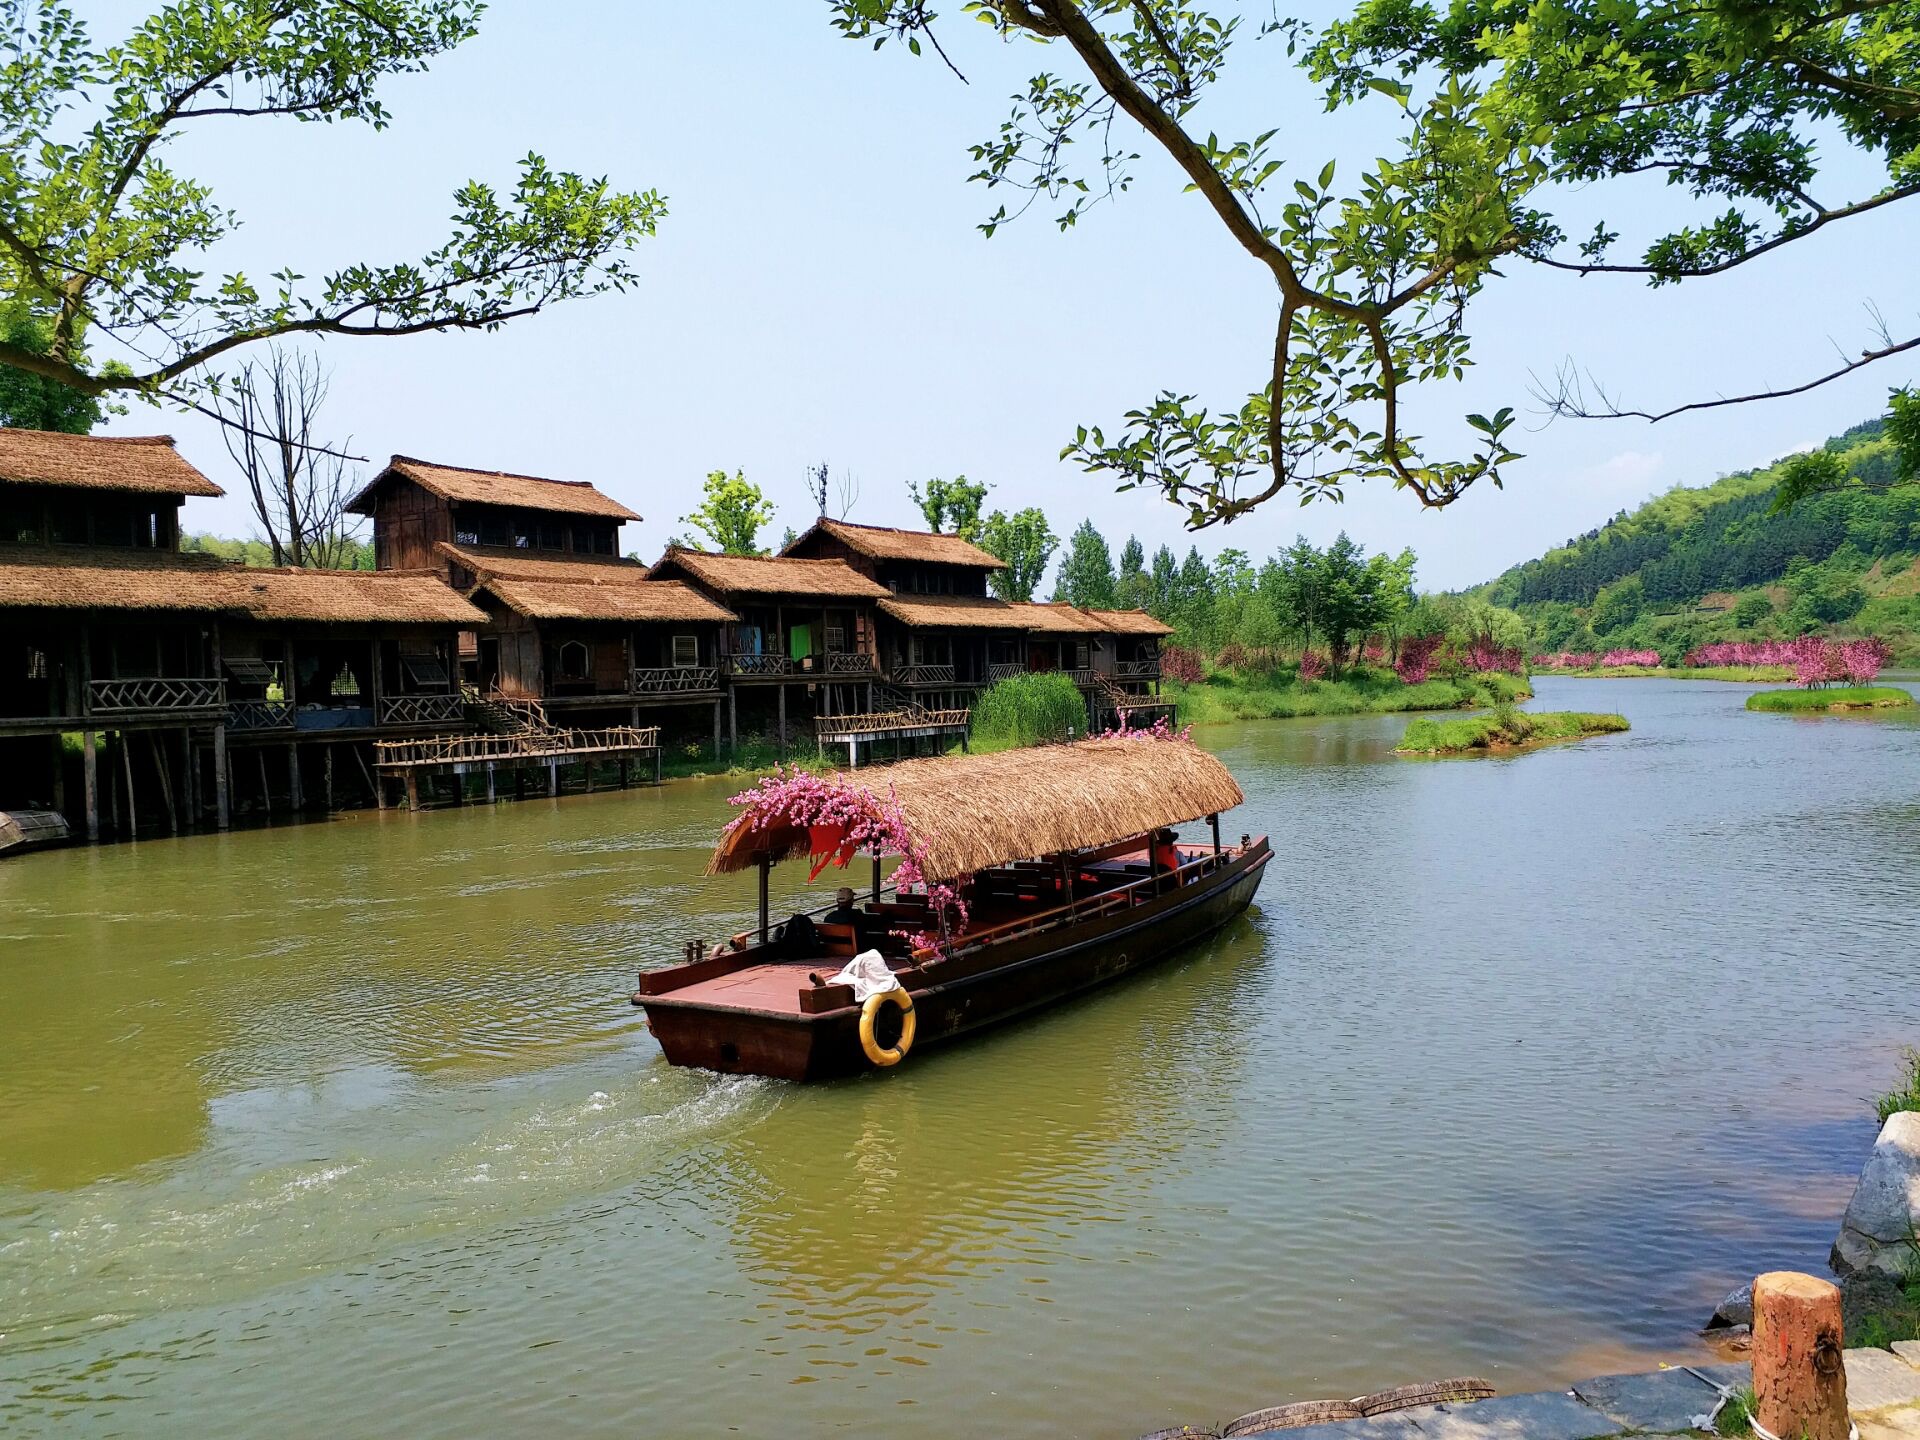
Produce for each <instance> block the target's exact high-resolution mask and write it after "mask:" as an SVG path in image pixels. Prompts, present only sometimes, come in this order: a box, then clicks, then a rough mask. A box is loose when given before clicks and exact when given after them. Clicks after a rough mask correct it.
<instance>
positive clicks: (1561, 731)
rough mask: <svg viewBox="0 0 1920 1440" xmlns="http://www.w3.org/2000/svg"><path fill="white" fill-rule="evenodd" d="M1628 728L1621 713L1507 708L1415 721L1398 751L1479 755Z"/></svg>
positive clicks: (1402, 752)
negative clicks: (1479, 753)
mask: <svg viewBox="0 0 1920 1440" xmlns="http://www.w3.org/2000/svg"><path fill="white" fill-rule="evenodd" d="M1626 728H1627V722H1626V719H1625V717H1624V716H1620V715H1592V714H1583V713H1582V712H1580V711H1577V710H1550V711H1545V712H1542V713H1539V714H1532V713H1529V712H1527V711H1524V710H1515V709H1514V708H1513V707H1512V706H1510V705H1503V706H1501V707H1500V708H1498V709H1496V710H1495V711H1493V712H1492V713H1491V714H1488V715H1463V716H1461V717H1460V718H1458V719H1455V720H1432V719H1427V718H1424V717H1423V718H1421V719H1419V720H1415V721H1414V722H1413V723H1412V724H1411V725H1409V726H1407V733H1406V734H1405V735H1402V736H1401V737H1400V743H1399V745H1398V746H1396V747H1395V749H1396V751H1397V753H1399V754H1402V755H1466V754H1471V753H1473V752H1475V751H1486V750H1510V749H1515V748H1518V747H1520V746H1523V745H1544V744H1547V743H1549V742H1551V741H1555V740H1579V739H1582V738H1584V737H1586V736H1588V735H1613V734H1618V733H1619V732H1620V731H1622V730H1625V729H1626Z"/></svg>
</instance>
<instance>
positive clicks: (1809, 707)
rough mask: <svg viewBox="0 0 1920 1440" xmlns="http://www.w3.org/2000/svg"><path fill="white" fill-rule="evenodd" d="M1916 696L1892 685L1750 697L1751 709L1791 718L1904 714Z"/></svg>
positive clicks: (1776, 692) (1777, 692) (1764, 693)
mask: <svg viewBox="0 0 1920 1440" xmlns="http://www.w3.org/2000/svg"><path fill="white" fill-rule="evenodd" d="M1912 704H1913V696H1912V695H1911V694H1909V693H1908V692H1907V691H1905V690H1901V689H1897V688H1896V687H1894V686H1892V685H1837V686H1834V687H1833V688H1831V689H1827V690H1762V691H1760V692H1759V693H1758V694H1754V695H1749V696H1748V697H1747V709H1749V710H1772V711H1778V712H1784V713H1789V714H1809V713H1813V714H1817V713H1819V712H1822V711H1827V710H1900V709H1904V708H1906V707H1907V706H1910V705H1912Z"/></svg>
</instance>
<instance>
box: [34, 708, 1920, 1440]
mask: <svg viewBox="0 0 1920 1440" xmlns="http://www.w3.org/2000/svg"><path fill="white" fill-rule="evenodd" d="M1539 690H1540V699H1539V701H1538V702H1536V703H1537V704H1538V705H1540V706H1541V707H1543V708H1574V709H1617V710H1620V711H1622V712H1624V713H1625V714H1627V715H1628V717H1629V718H1630V719H1631V720H1632V722H1633V731H1632V733H1631V734H1628V735H1622V736H1617V737H1610V738H1607V739H1603V740H1598V741H1590V742H1585V743H1582V744H1579V745H1574V746H1565V747H1559V748H1553V749H1548V750H1543V751H1540V752H1536V753H1533V754H1529V755H1523V756H1518V757H1514V758H1503V759H1493V760H1469V761H1410V760H1399V759H1395V758H1394V757H1392V755H1391V754H1390V753H1389V751H1390V748H1391V746H1392V744H1393V742H1394V739H1395V738H1396V737H1397V736H1398V734H1399V732H1400V730H1401V728H1402V727H1403V725H1404V723H1405V722H1404V719H1403V718H1402V717H1390V716H1389V717H1355V718H1350V719H1330V720H1301V721H1278V722H1264V723H1259V724H1251V725H1247V726H1244V727H1219V728H1215V729H1212V730H1209V731H1203V732H1201V739H1202V740H1203V742H1204V743H1206V744H1207V745H1209V746H1210V747H1211V748H1214V749H1216V750H1217V751H1219V753H1221V754H1222V755H1223V756H1224V757H1225V758H1226V760H1227V761H1228V763H1229V764H1230V765H1231V766H1232V768H1233V769H1234V770H1235V772H1236V774H1238V775H1239V776H1240V778H1241V780H1242V783H1243V785H1244V786H1245V788H1246V791H1247V794H1248V804H1247V806H1246V807H1245V808H1244V809H1243V810H1241V811H1239V812H1237V813H1236V814H1235V815H1233V816H1231V817H1229V819H1228V821H1227V826H1228V828H1229V830H1230V831H1231V832H1232V833H1235V834H1237V833H1239V832H1240V831H1242V830H1251V831H1266V832H1268V833H1269V834H1270V835H1271V836H1272V839H1273V844H1274V849H1275V851H1276V861H1275V863H1274V864H1273V865H1272V866H1271V868H1270V869H1269V872H1268V875H1267V879H1266V882H1265V884H1264V886H1263V888H1262V891H1261V893H1260V895H1259V897H1258V899H1257V900H1256V902H1255V906H1254V909H1253V911H1252V912H1251V913H1249V914H1248V916H1247V917H1246V918H1245V919H1244V920H1243V921H1241V922H1238V923H1236V924H1234V925H1233V926H1232V927H1230V928H1229V929H1228V930H1227V931H1225V932H1224V933H1222V934H1221V935H1219V936H1218V937H1216V938H1215V939H1214V940H1212V941H1211V942H1209V943H1207V944H1204V945H1202V946H1200V947H1198V948H1196V949H1194V950H1193V951H1191V952H1190V953H1189V954H1187V955H1185V956H1183V957H1181V958H1179V959H1177V960H1175V961H1173V962H1171V963H1169V964H1167V965H1165V966H1164V967H1162V968H1160V969H1158V970H1156V971H1154V972H1152V973H1150V974H1148V975H1146V976H1143V977H1139V978H1137V979H1135V980H1132V981H1129V982H1126V983H1124V984H1122V985H1119V986H1117V987H1114V988H1111V989H1109V990H1107V991H1105V992H1102V993H1101V994H1099V995H1097V996H1094V997H1091V998H1089V999H1086V1000H1084V1001H1081V1002H1078V1003H1074V1004H1071V1005H1068V1006H1066V1007H1063V1008H1059V1009H1056V1010H1054V1011H1051V1012H1049V1013H1047V1014H1044V1015H1042V1016H1039V1017H1035V1018H1032V1019H1029V1020H1026V1021H1023V1022H1020V1023H1018V1024H1015V1025H1012V1026H1009V1027H1006V1028H1004V1029H1002V1030H1000V1031H997V1032H995V1033H993V1034H990V1035H988V1036H985V1037H982V1038H980V1039H978V1040H976V1041H974V1042H971V1043H968V1044H964V1045H961V1046H957V1047H953V1048H950V1049H947V1050H944V1051H940V1052H935V1053H931V1054H927V1055H924V1056H918V1057H914V1058H913V1059H911V1060H910V1061H909V1062H908V1063H907V1064H905V1065H904V1066H902V1067H901V1069H900V1070H899V1071H897V1072H894V1073H890V1074H886V1075H876V1076H872V1077H869V1078H867V1079H863V1080H856V1081H850V1082H846V1083H842V1084H837V1085H832V1086H825V1087H815V1088H797V1087H789V1086H784V1085H780V1084H777V1083H772V1082H765V1081H758V1080H742V1079H721V1078H716V1077H713V1076H709V1075H705V1074H701V1073H696V1072H688V1071H681V1070H675V1069H672V1068H670V1067H669V1066H667V1065H666V1064H665V1063H664V1061H662V1059H661V1058H660V1055H659V1052H658V1050H657V1048H656V1047H655V1045H654V1044H653V1042H652V1040H651V1039H650V1038H649V1037H648V1035H647V1033H646V1031H645V1028H644V1027H643V1025H642V1024H641V1023H640V1018H639V1015H638V1012H636V1011H634V1010H633V1009H631V1008H630V1007H629V1006H628V1005H627V1003H626V1001H625V996H626V993H627V992H628V991H629V990H630V989H631V988H632V973H633V971H634V970H635V969H636V968H638V967H641V966H647V965H654V964H661V963H666V962H668V961H671V960H672V959H674V958H675V957H676V955H677V953H678V951H679V947H680V944H681V941H682V940H683V939H684V938H685V937H687V936H689V935H694V934H708V935H710V934H714V933H717V932H720V931H723V930H731V929H735V928H738V927H740V926H741V925H743V924H745V923H747V921H748V919H749V916H750V912H751V909H752V904H753V899H752V890H751V887H752V883H753V882H752V877H750V876H741V877H731V878H730V879H728V880H725V881H718V882H715V881H708V880H705V879H703V878H702V877H701V874H700V871H701V867H702V865H703V863H704V860H705V857H706V853H707V846H708V845H709V844H710V843H711V841H712V838H713V836H714V834H715V832H716V830H717V829H718V827H719V825H720V823H721V822H722V821H723V819H724V818H725V816H726V814H727V813H728V812H727V807H726V803H725V799H726V796H727V794H728V793H730V792H731V791H732V790H734V789H737V788H739V787H738V785H737V783H726V782H688V783H680V784H674V785H669V786H667V787H664V788H661V789H657V790H655V789H649V790H640V791H634V792H629V793H625V794H602V795H597V796H591V797H575V798H567V799H562V800H559V801H546V800H541V801H530V802H526V803H521V804H503V805H501V806H498V807H496V808H493V809H469V810H464V811H458V812H454V811H443V812H438V813H428V814H421V815H413V816H410V815H407V814H404V813H389V814H385V815H380V814H376V813H359V814H353V815H347V816H342V817H340V818H338V819H336V820H334V821H331V822H328V823H316V824H304V825H292V826H285V827H281V828H277V829H274V830H270V831H255V832H251V833H235V834H231V835H225V836H214V835H208V836H199V837H190V838H185V839H181V840H177V841H149V842H145V843H142V844H139V845H119V846H111V847H104V848H100V849H94V850H87V849H72V850H66V851H59V852H47V853H42V854H37V855H29V856H24V857H21V858H18V859H15V860H10V861H7V862H5V863H4V864H0V1426H4V1427H5V1428H6V1430H7V1432H8V1434H9V1435H39V1434H56V1433H57V1434H61V1435H81V1436H86V1435H109V1434H133V1435H141V1436H176V1435H177V1436H192V1437H194V1440H214V1437H224V1436H257V1435H261V1434H272V1435H275V1436H307V1435H315V1436H318V1435H326V1436H340V1435H373V1434H394V1435H400V1434H404V1435H406V1436H408V1437H420V1440H424V1437H437V1436H461V1437H467V1436H472V1435H475V1434H490V1433H522V1432H528V1431H532V1430H534V1429H535V1428H536V1427H537V1429H538V1430H539V1432H540V1433H542V1434H543V1435H544V1436H548V1437H554V1436H563V1435H582V1436H586V1435H594V1436H599V1435H615V1434H654V1433H661V1434H674V1435H696V1436H704V1435H709V1434H712V1435H719V1434H725V1433H730V1432H737V1433H741V1434H747V1435H774V1434H779V1435H810V1434H827V1433H846V1434H856V1435H859V1434H878V1433H881V1432H882V1431H883V1430H887V1429H894V1428H897V1427H905V1429H906V1432H907V1433H911V1434H914V1435H922V1436H929V1437H949V1436H951V1437H959V1436H963V1435H966V1436H972V1435H982V1434H994V1435H1027V1434H1033V1435H1042V1434H1049V1435H1052V1434H1058V1435H1085V1436H1092V1437H1102V1436H1113V1437H1127V1436H1131V1435H1135V1434H1138V1433H1139V1432H1141V1431H1144V1430H1148V1429H1151V1428H1153V1427H1154V1426H1156V1425H1160V1424H1167V1423H1172V1422H1175V1421H1181V1420H1188V1421H1218V1420H1220V1419H1222V1418H1225V1417H1227V1416H1231V1415H1234V1414H1237V1413H1239V1412H1241V1411H1244V1410H1248V1409H1252V1408H1254V1407H1256V1406H1259V1405H1265V1404H1275V1403H1279V1402H1281V1401H1284V1400H1291V1399H1305V1398H1313V1397H1327V1396H1345V1395H1350V1394H1354V1393H1357V1392H1360V1391H1365V1390H1370V1389H1375V1388H1379V1387H1382V1386H1386V1385H1391V1384H1396V1383H1401V1382H1407V1381H1414V1380H1421V1379H1432V1378H1437V1377H1439V1376H1442V1375H1451V1374H1458V1373H1479V1374H1484V1375H1486V1376H1487V1377H1489V1378H1490V1379H1492V1380H1493V1381H1494V1383H1495V1384H1496V1385H1498V1386H1499V1387H1500V1388H1501V1389H1502V1390H1503V1391H1507V1390H1516V1389H1523V1388H1532V1387H1536V1386H1540V1385H1543V1384H1551V1383H1557V1382H1562V1381H1566V1380H1570V1379H1574V1378H1578V1377H1579V1376H1581V1375H1586V1374H1594V1373H1600V1372H1602V1371H1605V1370H1609V1369H1615V1368H1623V1367H1625V1366H1628V1365H1630V1364H1634V1363H1638V1362H1641V1361H1645V1360H1649V1359H1651V1358H1653V1357H1660V1356H1666V1357H1680V1356H1685V1355H1689V1354H1693V1353H1697V1352H1696V1351H1695V1349H1694V1348H1693V1347H1694V1341H1693V1339H1692V1331H1693V1329H1694V1328H1695V1327H1696V1326H1697V1325H1698V1324H1699V1323H1700V1322H1701V1321H1702V1320H1703V1319H1704V1318H1705V1315H1706V1313H1707V1311H1708V1310H1709V1309H1710V1308H1711V1306H1712V1303H1713V1301H1714V1300H1715V1299H1717V1298H1718V1295H1719V1294H1720V1293H1721V1292H1722V1291H1724V1290H1725V1289H1726V1288H1728V1287H1730V1286H1731V1285H1732V1284H1734V1283H1737V1282H1738V1281H1740V1280H1742V1279H1744V1278H1747V1277H1750V1276H1751V1275H1752V1274H1753V1273H1754V1272H1755V1271H1756V1270H1761V1269H1769V1268H1774V1267H1776V1266H1793V1267H1799V1268H1818V1267H1819V1266H1820V1265H1821V1264H1822V1262H1823V1260H1824V1256H1825V1252H1826V1247H1827V1245H1828V1244H1829V1242H1830V1241H1831V1239H1832V1235H1833V1232H1834V1229H1835V1228H1836V1225H1837V1221H1838V1217H1839V1214H1840V1211H1841V1209H1842V1208H1843V1207H1844V1205H1845V1202H1846V1197H1847V1194H1848V1192H1849V1189H1850V1186H1851V1184H1852V1179H1853V1176H1854V1174H1855V1172H1856V1171H1857V1169H1858V1166H1859V1163H1860V1160H1861V1158H1862V1156H1863V1155H1864V1153H1865V1150H1866V1148H1867V1147H1868V1145H1869V1144H1870V1143H1871V1138H1872V1134H1873V1128H1874V1127H1873V1120H1872V1115H1871V1112H1870V1110H1869V1109H1868V1107H1867V1105H1866V1104H1865V1102H1864V1100H1863V1097H1865V1096H1867V1095H1869V1094H1870V1093H1872V1092H1873V1091H1874V1090H1876V1089H1877V1088H1880V1087H1881V1086H1882V1085H1883V1084H1884V1082H1886V1081H1887V1080H1888V1079H1890V1078H1891V1074H1892V1063H1893V1059H1894V1056H1895V1054H1896V1052H1897V1051H1898V1049H1899V1047H1900V1046H1902V1045H1903V1044H1913V1043H1920V983H1916V973H1917V971H1916V962H1917V961H1920V724H1916V723H1915V722H1914V721H1913V720H1912V719H1905V718H1894V719H1889V718H1884V717H1883V718H1874V719H1819V720H1804V719H1796V718H1792V717H1783V716H1772V715H1753V714H1748V713H1746V712H1745V711H1743V710H1742V709H1741V702H1742V700H1743V698H1744V696H1745V694H1746V693H1747V691H1746V689H1745V688H1744V687H1741V686H1734V685H1723V684H1711V683H1700V682H1695V683H1686V682H1670V681H1652V680H1646V681H1614V682H1608V681H1582V680H1568V679H1555V678H1548V679H1544V680H1541V681H1540V682H1539ZM1195 833H1196V834H1197V829H1196V831H1195ZM788 869H789V871H792V873H790V874H789V875H787V876H786V877H785V881H786V883H787V884H788V886H789V891H788V895H787V896H786V897H784V898H777V899H776V908H778V909H784V908H790V907H791V904H792V903H793V901H794V900H795V899H797V896H798V889H797V882H798V880H799V879H800V878H801V872H798V871H793V867H788ZM776 883H780V882H778V881H777V882H776ZM821 883H822V885H826V884H830V883H832V882H831V879H830V878H829V877H822V882H821Z"/></svg>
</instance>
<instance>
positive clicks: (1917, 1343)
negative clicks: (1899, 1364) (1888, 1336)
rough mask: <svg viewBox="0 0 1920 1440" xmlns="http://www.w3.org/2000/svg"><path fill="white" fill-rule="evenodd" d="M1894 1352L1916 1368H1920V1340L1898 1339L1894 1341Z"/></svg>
mask: <svg viewBox="0 0 1920 1440" xmlns="http://www.w3.org/2000/svg"><path fill="white" fill-rule="evenodd" d="M1893 1353H1894V1354H1896V1355H1898V1356H1899V1357H1900V1358H1901V1359H1902V1360H1904V1361H1906V1362H1907V1364H1909V1365H1911V1366H1913V1368H1914V1369H1916V1370H1920V1340H1896V1341H1894V1342H1893Z"/></svg>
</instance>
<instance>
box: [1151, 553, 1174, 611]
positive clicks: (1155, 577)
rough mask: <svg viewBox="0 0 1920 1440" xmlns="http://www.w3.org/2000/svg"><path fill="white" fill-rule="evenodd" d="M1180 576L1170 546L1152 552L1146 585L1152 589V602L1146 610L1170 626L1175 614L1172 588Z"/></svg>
mask: <svg viewBox="0 0 1920 1440" xmlns="http://www.w3.org/2000/svg"><path fill="white" fill-rule="evenodd" d="M1179 574H1180V565H1179V562H1178V561H1176V560H1175V559H1174V558H1173V549H1172V547H1171V546H1168V545H1162V546H1161V547H1160V548H1159V549H1158V550H1155V551H1154V552H1153V570H1152V572H1151V573H1150V574H1149V575H1148V576H1147V584H1148V585H1149V586H1150V587H1151V588H1152V591H1153V600H1152V602H1151V603H1150V604H1149V605H1148V606H1147V609H1148V610H1150V611H1152V612H1153V618H1154V619H1156V620H1164V621H1166V622H1167V623H1169V624H1171V623H1172V621H1173V617H1174V613H1175V605H1174V588H1175V586H1176V585H1177V583H1178V579H1179Z"/></svg>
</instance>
